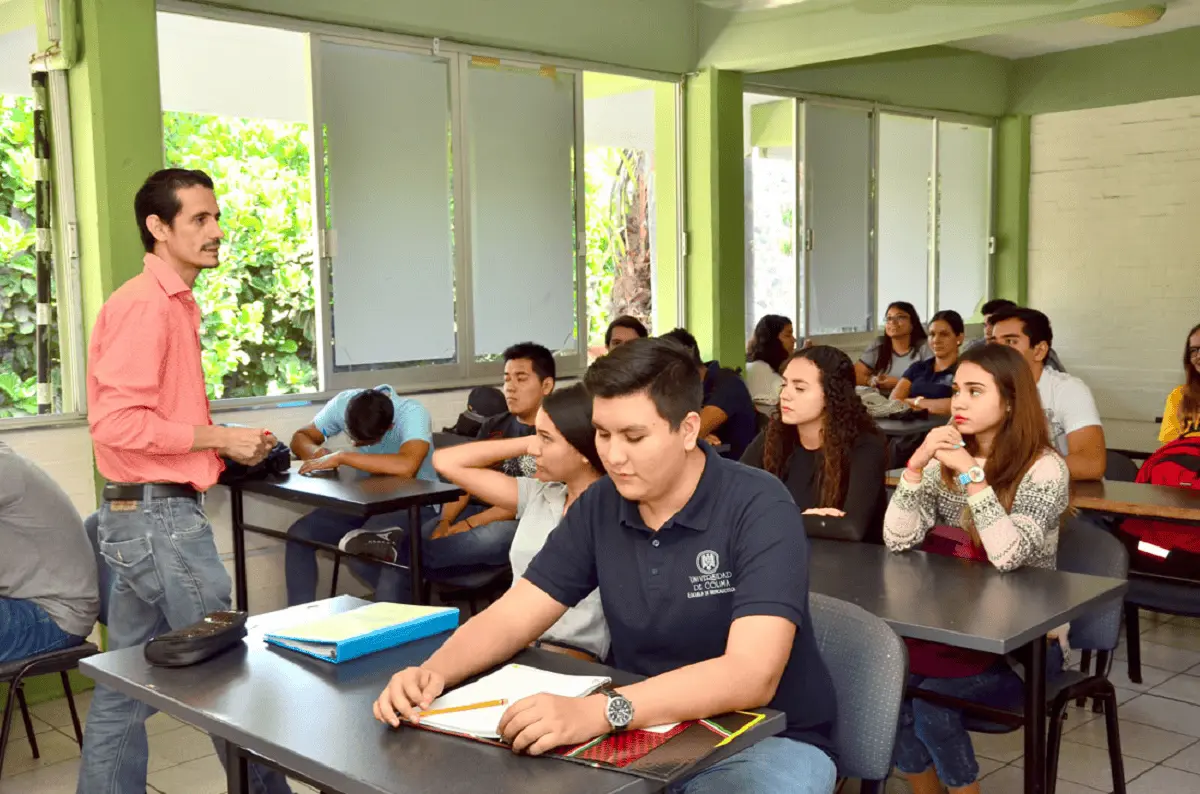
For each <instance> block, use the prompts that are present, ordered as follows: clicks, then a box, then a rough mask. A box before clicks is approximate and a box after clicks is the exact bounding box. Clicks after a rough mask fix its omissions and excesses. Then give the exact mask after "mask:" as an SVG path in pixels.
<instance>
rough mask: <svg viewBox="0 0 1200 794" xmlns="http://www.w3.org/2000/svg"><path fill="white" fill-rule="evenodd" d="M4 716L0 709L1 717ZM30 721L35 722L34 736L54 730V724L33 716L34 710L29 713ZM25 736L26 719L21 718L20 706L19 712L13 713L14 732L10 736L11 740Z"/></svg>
mask: <svg viewBox="0 0 1200 794" xmlns="http://www.w3.org/2000/svg"><path fill="white" fill-rule="evenodd" d="M3 717H4V712H3V711H0V719H3ZM29 721H30V722H32V723H33V735H34V736H37V735H38V734H41V733H46V732H47V731H52V730H54V726H53V725H51V724H50V723H48V722H43V721H42V720H39V719H38V718H37V717H35V716H33V713H32V712H30V714H29ZM24 738H25V720H23V719H21V709H20V708H18V709H17V713H16V714H13V721H12V734H11V735H10V736H9V741H15V740H17V739H22V740H23V739H24Z"/></svg>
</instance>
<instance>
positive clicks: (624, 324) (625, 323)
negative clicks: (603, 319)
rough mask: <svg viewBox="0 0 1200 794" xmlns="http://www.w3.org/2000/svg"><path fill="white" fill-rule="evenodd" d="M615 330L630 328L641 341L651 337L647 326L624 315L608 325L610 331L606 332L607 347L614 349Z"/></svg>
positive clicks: (634, 318) (605, 342)
mask: <svg viewBox="0 0 1200 794" xmlns="http://www.w3.org/2000/svg"><path fill="white" fill-rule="evenodd" d="M614 328H628V329H629V330H630V331H633V332H634V333H635V334H637V335H638V338H639V339H645V338H646V337H648V336H650V332H649V331H647V330H646V326H644V325H642V321H641V320H639V319H638V318H636V317H633V316H631V315H628V314H622V315H621V316H620V317H618V318H617V319H615V320H613V321H612V322H611V323H609V324H608V330H607V331H605V332H604V346H605V347H612V332H613V329H614Z"/></svg>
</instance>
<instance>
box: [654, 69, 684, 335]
mask: <svg viewBox="0 0 1200 794" xmlns="http://www.w3.org/2000/svg"><path fill="white" fill-rule="evenodd" d="M677 90H678V88H677V86H676V85H675V84H674V83H662V82H656V83H654V267H655V272H654V307H653V317H654V328H653V329H652V332H653V333H654V334H656V335H657V334H661V333H665V332H667V331H670V330H671V329H672V328H675V327H677V326H678V325H679V323H680V318H679V198H680V197H679V188H680V186H679V184H678V180H677V179H676V178H675V174H676V173H677V171H678V167H679V151H678V146H677V138H676V127H677V126H678V125H677V119H676V115H677V107H676V101H675V96H676V91H677Z"/></svg>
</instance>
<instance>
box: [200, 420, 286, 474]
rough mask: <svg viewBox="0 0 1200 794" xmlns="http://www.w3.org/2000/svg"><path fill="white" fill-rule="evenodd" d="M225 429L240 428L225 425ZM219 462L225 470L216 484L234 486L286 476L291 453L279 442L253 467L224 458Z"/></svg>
mask: <svg viewBox="0 0 1200 794" xmlns="http://www.w3.org/2000/svg"><path fill="white" fill-rule="evenodd" d="M226 427H241V425H226ZM221 460H222V461H223V462H224V463H225V470H224V471H222V472H221V476H220V477H218V478H217V482H219V483H220V484H221V485H236V484H237V483H239V482H245V481H246V480H265V479H266V478H267V477H270V476H271V475H283V474H287V473H288V469H290V468H291V466H292V451H291V450H290V449H289V448H288V445H287V444H285V443H283V442H282V441H279V442H276V444H275V448H274V449H272V450H271V451H270V452H268V453H267V456H266V457H265V458H263V459H262V460H260V461H259V462H258V463H256V464H254V465H253V466H247V465H246V464H244V463H238V462H237V461H235V460H230V459H229V458H226V457H224V456H222V458H221Z"/></svg>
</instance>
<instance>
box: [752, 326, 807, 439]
mask: <svg viewBox="0 0 1200 794" xmlns="http://www.w3.org/2000/svg"><path fill="white" fill-rule="evenodd" d="M795 350H796V333H795V331H794V330H793V327H792V321H791V320H789V319H788V318H787V317H784V316H783V315H781V314H766V315H763V317H762V318H761V319H760V320H759V321H758V325H756V326H754V336H752V337H750V343H749V344H747V345H746V376H745V377H746V388H748V389H749V390H750V399H752V400H754V407H755V408H757V409H758V411H759V413H762V414H766V415H767V416H770V415H771V414H773V413H775V407H776V406H777V405H779V390H780V388H781V387H782V386H783V378H782V377H780V375H779V369H780V368H781V367H782V366H783V363H784V362H785V361H787V357H788V356H790V355H791V354H792V353H794V352H795Z"/></svg>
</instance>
